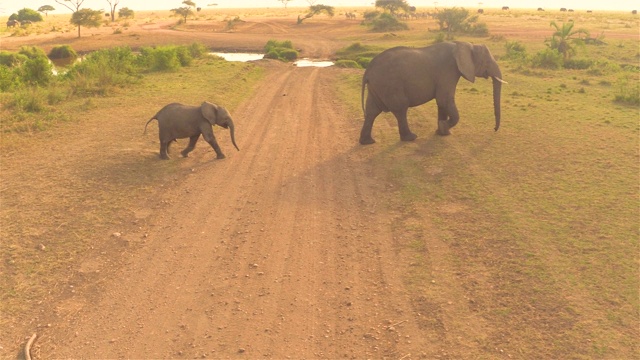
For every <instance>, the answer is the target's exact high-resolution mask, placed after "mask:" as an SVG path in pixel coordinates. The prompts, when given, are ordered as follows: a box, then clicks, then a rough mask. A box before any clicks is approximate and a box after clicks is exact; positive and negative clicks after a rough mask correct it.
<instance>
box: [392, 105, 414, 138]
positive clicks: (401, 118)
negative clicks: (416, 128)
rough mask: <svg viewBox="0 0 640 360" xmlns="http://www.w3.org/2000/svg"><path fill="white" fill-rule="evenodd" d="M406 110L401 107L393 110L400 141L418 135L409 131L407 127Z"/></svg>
mask: <svg viewBox="0 0 640 360" xmlns="http://www.w3.org/2000/svg"><path fill="white" fill-rule="evenodd" d="M407 110H408V109H406V108H405V109H402V110H398V111H393V115H394V116H395V117H396V120H398V132H399V133H400V140H402V141H413V140H415V139H416V138H417V137H418V135H416V134H414V133H412V132H411V130H410V129H409V123H408V122H407Z"/></svg>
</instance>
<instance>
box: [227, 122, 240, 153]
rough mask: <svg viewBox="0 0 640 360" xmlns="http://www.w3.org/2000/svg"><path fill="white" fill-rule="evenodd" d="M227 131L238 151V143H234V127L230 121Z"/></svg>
mask: <svg viewBox="0 0 640 360" xmlns="http://www.w3.org/2000/svg"><path fill="white" fill-rule="evenodd" d="M229 132H230V133H231V142H232V143H233V146H235V147H236V149H237V150H238V151H240V149H238V145H236V136H235V128H234V126H233V122H232V121H229Z"/></svg>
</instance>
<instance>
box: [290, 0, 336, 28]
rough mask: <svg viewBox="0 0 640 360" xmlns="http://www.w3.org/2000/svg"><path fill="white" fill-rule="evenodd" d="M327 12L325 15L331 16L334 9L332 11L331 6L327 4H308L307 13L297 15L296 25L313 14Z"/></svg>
mask: <svg viewBox="0 0 640 360" xmlns="http://www.w3.org/2000/svg"><path fill="white" fill-rule="evenodd" d="M323 12H325V13H327V15H329V16H331V17H333V15H334V11H333V6H327V5H321V4H318V5H311V6H309V11H308V12H307V14H306V15H305V16H304V17H300V15H298V25H299V24H302V22H303V21H304V20H306V19H309V18H311V17H313V16H314V15H318V14H320V13H323Z"/></svg>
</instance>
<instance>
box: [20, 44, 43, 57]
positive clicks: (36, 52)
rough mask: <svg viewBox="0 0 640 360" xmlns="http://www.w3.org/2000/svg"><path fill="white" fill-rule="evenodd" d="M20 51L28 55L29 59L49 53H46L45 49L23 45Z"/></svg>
mask: <svg viewBox="0 0 640 360" xmlns="http://www.w3.org/2000/svg"><path fill="white" fill-rule="evenodd" d="M18 53H19V54H22V55H24V56H26V57H28V58H29V59H33V58H37V57H44V58H46V57H47V54H45V52H44V50H42V49H41V48H39V47H35V46H22V47H21V48H20V51H18Z"/></svg>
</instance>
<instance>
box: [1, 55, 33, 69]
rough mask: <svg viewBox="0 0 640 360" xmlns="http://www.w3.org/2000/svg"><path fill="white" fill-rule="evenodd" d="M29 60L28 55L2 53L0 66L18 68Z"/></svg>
mask: <svg viewBox="0 0 640 360" xmlns="http://www.w3.org/2000/svg"><path fill="white" fill-rule="evenodd" d="M27 59H28V57H27V56H26V55H23V54H18V53H14V52H10V51H0V65H5V66H9V67H13V66H18V65H20V64H22V63H23V62H25V61H26V60H27Z"/></svg>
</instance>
